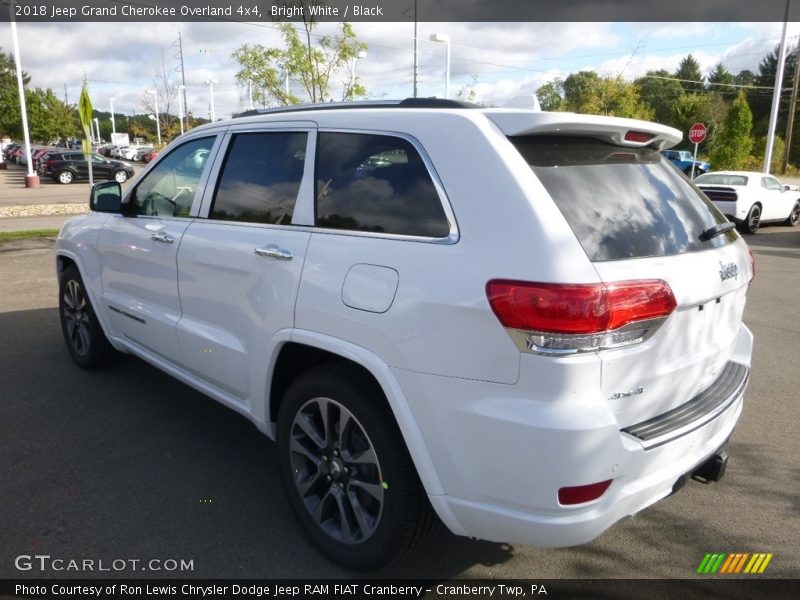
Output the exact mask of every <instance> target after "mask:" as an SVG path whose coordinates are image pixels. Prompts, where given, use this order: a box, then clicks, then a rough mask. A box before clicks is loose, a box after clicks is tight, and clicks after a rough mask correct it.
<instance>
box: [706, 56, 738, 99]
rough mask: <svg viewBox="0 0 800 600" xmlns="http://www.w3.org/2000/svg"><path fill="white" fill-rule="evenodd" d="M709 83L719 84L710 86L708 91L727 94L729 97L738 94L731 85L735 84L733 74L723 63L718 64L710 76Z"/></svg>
mask: <svg viewBox="0 0 800 600" xmlns="http://www.w3.org/2000/svg"><path fill="white" fill-rule="evenodd" d="M708 83H709V84H712V83H715V84H719V85H709V86H708V89H709V90H711V91H712V92H714V93H717V94H725V95H727V96H734V95H735V94H736V92H735V89H736V88H733V87H731V84H733V83H734V78H733V73H731V72H730V71H728V69H727V68H725V65H723V64H722V63H717V64H716V66H715V67H714V70H713V71H711V73H710V74H709V75H708Z"/></svg>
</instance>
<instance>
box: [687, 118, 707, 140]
mask: <svg viewBox="0 0 800 600" xmlns="http://www.w3.org/2000/svg"><path fill="white" fill-rule="evenodd" d="M706 132H707V129H706V126H705V125H703V124H702V123H695V124H694V125H692V128H691V129H690V130H689V141H690V142H692V143H693V144H699V143H700V142H702V141H703V140H704V139H706Z"/></svg>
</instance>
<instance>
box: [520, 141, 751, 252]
mask: <svg viewBox="0 0 800 600" xmlns="http://www.w3.org/2000/svg"><path fill="white" fill-rule="evenodd" d="M510 139H511V142H512V143H513V144H514V146H516V148H517V150H519V152H520V154H522V156H523V157H524V158H525V160H526V161H527V162H528V164H529V165H530V166H531V169H533V172H534V173H535V174H536V176H537V177H538V178H539V180H540V181H541V182H542V185H544V187H545V189H546V190H547V191H548V192H549V194H550V196H551V197H552V198H553V200H554V201H555V203H556V205H557V206H558V208H559V210H560V211H561V213H562V214H563V215H564V218H565V219H566V220H567V223H568V224H569V226H570V227H571V228H572V231H573V232H574V233H575V236H576V237H577V238H578V240H579V241H580V243H581V245H582V246H583V249H584V251H585V252H586V254H587V256H588V257H589V259H590V260H592V261H606V260H623V259H627V258H644V257H650V256H669V255H674V254H683V253H685V252H694V251H698V250H705V249H708V248H715V247H719V246H723V245H725V244H729V243H731V242H732V241H734V240H735V239H736V234H735V233H733V232H728V233H725V234H722V235H718V236H716V237H714V238H712V239H710V240H708V241H701V240H700V235H701V234H702V233H703V232H704V231H706V230H707V229H709V228H710V227H713V226H714V225H716V224H719V223H724V222H725V221H726V219H725V217H724V216H723V215H722V213H720V212H719V211H718V210H717V209H716V208H715V207H714V206H713V204H711V202H710V201H709V200H707V199H706V198H705V197H703V195H702V194H699V193H698V192H697V190H696V188H694V187H693V186H692V184H691V183H689V182H688V181H687V180H686V179H685V178H684V177H683V176H682V175H681V174H680V173H678V172H677V171H676V170H675V169H674V167H672V165H671V163H669V161H667V160H666V159H663V158H662V156H661V154H660V153H659V152H658V151H657V150H654V149H653V148H623V147H620V146H614V145H612V144H608V143H606V142H603V141H601V140H595V139H590V138H573V137H556V136H549V137H548V136H520V137H512V138H510Z"/></svg>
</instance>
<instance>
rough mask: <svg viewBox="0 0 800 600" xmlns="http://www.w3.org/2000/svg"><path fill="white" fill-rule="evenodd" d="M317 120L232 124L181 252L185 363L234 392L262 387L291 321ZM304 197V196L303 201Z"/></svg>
mask: <svg viewBox="0 0 800 600" xmlns="http://www.w3.org/2000/svg"><path fill="white" fill-rule="evenodd" d="M314 131H315V129H314V126H313V124H309V123H298V124H295V125H292V124H287V123H282V124H277V125H273V126H271V127H270V126H269V125H264V126H261V127H258V128H252V127H251V128H246V127H245V128H242V127H236V126H234V127H232V128H231V132H230V133H228V134H227V135H226V137H225V142H224V151H221V152H220V154H219V157H218V160H217V162H216V164H215V167H214V175H213V177H214V179H215V180H216V184H215V185H209V186H208V189H207V193H206V195H205V196H204V200H203V208H202V211H201V215H203V216H204V217H206V218H201V219H197V220H196V221H194V222H193V223H192V224H191V225H190V226H189V228H188V229H187V231H186V234H185V235H184V238H183V242H182V244H181V248H180V251H179V253H178V280H179V286H180V299H181V306H182V311H183V314H182V317H181V320H180V323H179V324H178V338H179V340H180V344H181V347H182V348H183V358H182V361H183V365H184V367H185V368H187V369H188V370H189V371H191V372H193V373H195V374H197V375H198V376H199V377H201V378H202V379H204V380H205V381H207V382H208V383H210V384H211V385H213V386H214V387H215V388H216V389H217V390H219V391H220V392H222V393H223V394H225V395H226V396H227V397H229V398H231V399H232V401H234V402H237V403H240V404H244V405H247V404H249V403H250V402H251V400H252V399H253V397H254V396H255V397H261V395H262V394H263V393H264V391H265V385H266V379H265V375H264V373H265V370H266V369H267V366H268V365H267V363H266V361H267V360H268V357H269V356H270V355H271V354H272V353H271V351H270V350H269V348H270V347H271V345H272V344H273V343H274V341H273V340H274V338H275V336H276V334H277V333H278V332H280V331H282V330H287V329H289V328H291V327H292V326H293V324H294V306H295V299H296V298H297V290H298V288H299V285H300V275H301V272H302V269H303V262H304V260H305V255H306V250H307V248H308V241H309V238H310V236H311V234H310V233H309V232H308V231H307V230H303V229H299V228H298V225H303V224H305V225H310V224H311V223H312V221H311V217H310V215H308V214H306V216H305V218H304V216H303V214H302V213H303V211H302V209H300V208H299V207H300V205H301V204H302V205H305V207H306V209H307V211H308V209H309V208H310V207H312V206H313V165H314V148H315V143H316V140H315V137H314V135H313V134H314ZM301 200H302V202H301Z"/></svg>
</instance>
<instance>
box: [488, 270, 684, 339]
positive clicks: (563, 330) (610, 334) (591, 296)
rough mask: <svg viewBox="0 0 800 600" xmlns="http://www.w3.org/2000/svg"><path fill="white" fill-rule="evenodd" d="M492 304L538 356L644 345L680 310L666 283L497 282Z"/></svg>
mask: <svg viewBox="0 0 800 600" xmlns="http://www.w3.org/2000/svg"><path fill="white" fill-rule="evenodd" d="M486 295H487V298H488V300H489V304H490V305H491V307H492V310H493V311H494V313H495V315H497V318H498V319H499V320H500V323H502V325H503V326H504V327H506V328H507V329H509V330H511V331H509V333H512V337H513V338H514V339H515V341H517V340H519V339H520V335H522V336H523V337H524V345H525V348H526V349H527V350H529V351H533V352H538V353H556V354H563V353H573V352H586V351H592V350H601V349H604V348H612V347H619V346H626V345H629V344H634V343H638V342H641V341H643V340H644V339H645V338H646V337H647V336H648V335H650V334H651V333H652V332H653V331H654V330H655V329H656V328H657V327H658V326H659V325H660V324H661V323H662V322H663V321H664V319H666V317H668V316H669V315H670V314H671V313H672V311H673V310H675V307H676V302H675V296H674V295H673V294H672V290H671V289H670V287H669V286H668V285H667V284H666V282H664V281H661V280H660V279H647V280H635V281H622V282H616V283H609V284H606V283H589V284H559V283H532V282H525V281H512V280H505V279H495V280H492V281H490V282H489V283H487V284H486Z"/></svg>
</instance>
